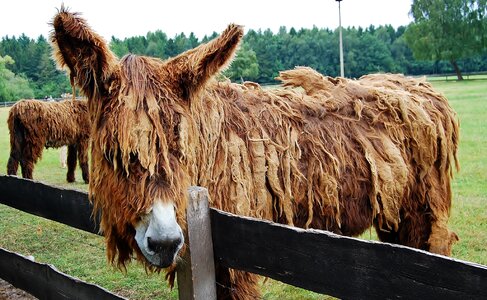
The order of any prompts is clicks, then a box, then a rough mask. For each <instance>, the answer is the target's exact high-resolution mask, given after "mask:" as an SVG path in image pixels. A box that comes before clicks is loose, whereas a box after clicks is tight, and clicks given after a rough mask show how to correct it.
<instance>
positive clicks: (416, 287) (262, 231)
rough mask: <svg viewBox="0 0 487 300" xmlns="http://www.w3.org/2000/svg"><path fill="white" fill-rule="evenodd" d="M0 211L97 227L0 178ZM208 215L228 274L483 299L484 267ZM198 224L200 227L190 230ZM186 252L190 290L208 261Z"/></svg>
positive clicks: (86, 209)
mask: <svg viewBox="0 0 487 300" xmlns="http://www.w3.org/2000/svg"><path fill="white" fill-rule="evenodd" d="M0 203H4V204H7V205H10V206H12V207H15V208H17V209H21V210H24V211H27V212H29V213H32V214H35V215H38V216H42V217H45V218H48V219H51V220H55V221H58V222H61V223H64V224H66V225H69V226H72V227H75V228H78V229H82V230H85V231H89V232H93V233H96V232H97V228H98V225H97V221H95V220H94V219H93V218H91V206H90V204H89V202H88V198H87V194H86V193H83V192H77V191H71V190H66V189H58V188H55V187H51V186H48V185H45V184H43V183H39V182H34V181H30V180H23V179H18V178H15V177H11V176H0ZM198 210H199V209H197V207H196V208H195V211H196V212H197V211H198ZM210 215H211V237H212V241H213V255H214V259H215V261H218V262H219V263H221V264H223V265H225V266H227V267H231V268H235V269H240V270H245V271H250V272H253V273H257V274H260V275H264V276H267V277H271V278H274V279H277V280H280V281H282V282H285V283H288V284H292V285H295V286H298V287H302V288H305V289H308V290H312V291H316V292H319V293H324V294H329V295H333V296H336V297H340V298H360V299H377V298H405V299H423V298H424V299H440V298H441V299H487V267H486V266H482V265H478V264H474V263H470V262H464V261H460V260H455V259H451V258H447V257H443V256H439V255H434V254H430V253H427V252H424V251H420V250H416V249H412V248H408V247H403V246H397V245H391V244H383V243H378V242H369V241H363V240H358V239H354V238H349V237H343V236H338V235H335V234H332V233H329V232H325V231H319V230H303V229H299V228H293V227H289V226H285V225H279V224H275V223H271V222H268V221H262V220H257V219H253V218H246V217H239V216H235V215H232V214H229V213H225V212H222V211H219V210H215V209H211V210H210ZM196 218H203V217H202V216H198V215H197V216H196ZM203 223H205V221H204V220H199V221H197V222H195V227H196V228H198V226H200V225H198V224H203ZM198 243H199V242H197V241H196V242H194V244H195V245H196V244H198ZM200 244H205V243H200ZM190 249H191V251H190V252H192V253H191V255H192V259H191V263H193V261H194V262H195V264H194V265H192V266H191V269H192V274H190V275H189V277H186V278H190V279H189V280H187V281H189V282H192V281H193V280H194V279H195V278H194V277H198V275H197V274H211V270H210V271H208V272H206V271H203V273H201V271H200V270H198V269H197V268H198V264H200V262H201V261H204V260H205V259H206V260H208V257H207V256H208V255H206V256H205V255H203V256H202V257H199V255H200V253H201V252H204V251H207V250H208V249H204V247H203V249H198V247H196V248H193V247H192V244H191V238H190ZM209 253H211V252H209ZM207 265H208V264H206V266H207ZM198 272H200V273H198ZM191 277H192V278H191ZM199 277H201V276H199ZM178 280H179V278H178ZM192 284H194V282H193V283H192ZM201 284H203V285H205V284H209V285H211V284H214V282H213V283H211V282H210V283H208V281H204V280H203V281H201V278H200V282H199V283H197V284H194V287H197V288H201V286H200V285H201ZM179 288H180V290H181V288H182V287H181V286H180V287H179ZM202 289H203V290H205V287H202ZM181 294H184V292H183V293H181V292H180V295H181ZM189 294H190V295H188V296H187V297H189V298H194V292H193V290H192V291H191V292H189ZM185 297H186V296H185Z"/></svg>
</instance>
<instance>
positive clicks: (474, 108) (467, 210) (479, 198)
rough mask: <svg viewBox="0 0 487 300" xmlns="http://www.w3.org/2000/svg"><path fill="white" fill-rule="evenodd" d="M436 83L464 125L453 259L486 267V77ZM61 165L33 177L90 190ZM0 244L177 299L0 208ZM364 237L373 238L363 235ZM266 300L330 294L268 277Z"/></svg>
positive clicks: (5, 143) (59, 233)
mask: <svg viewBox="0 0 487 300" xmlns="http://www.w3.org/2000/svg"><path fill="white" fill-rule="evenodd" d="M434 86H435V87H436V88H437V89H438V90H440V91H442V92H443V93H444V94H445V95H446V96H447V98H448V99H449V100H450V103H451V105H452V106H453V108H454V109H455V110H456V111H457V113H458V117H459V119H460V123H461V128H460V131H461V136H460V140H461V142H460V150H459V160H460V164H461V171H460V173H457V174H455V179H454V182H453V192H454V203H453V209H452V215H451V219H450V227H451V229H453V230H454V231H455V232H456V233H457V234H458V236H459V237H460V241H459V242H458V243H457V244H456V245H455V246H454V248H453V257H455V258H458V259H462V260H467V261H472V262H476V263H480V264H484V265H487V246H486V245H487V205H486V203H487V152H486V150H487V80H485V79H483V80H468V81H467V80H466V81H463V82H457V81H440V80H434ZM7 114H8V109H7V108H0V174H5V172H6V165H7V160H8V154H9V134H8V129H7V126H6V120H7ZM65 177H66V170H65V169H62V168H61V167H60V163H59V150H56V149H49V150H46V151H44V154H43V158H42V160H41V161H40V162H39V163H38V164H37V165H36V167H35V169H34V178H36V180H41V181H44V182H48V183H50V184H54V185H59V186H64V187H69V188H74V189H80V190H87V185H85V184H83V183H82V180H81V173H80V171H79V170H77V173H76V178H77V182H76V183H75V184H67V183H66V181H65ZM0 232H1V233H2V239H0V247H3V248H6V249H9V250H11V251H15V252H18V253H21V254H23V255H32V256H34V257H35V259H36V260H37V261H39V262H45V263H50V264H53V265H54V266H56V268H58V269H59V270H61V271H63V272H65V273H68V274H70V275H73V276H75V277H78V278H81V279H83V280H86V281H89V282H92V283H96V284H99V285H101V286H103V287H105V288H107V289H109V290H111V291H113V292H115V293H118V294H120V295H123V296H125V297H128V298H130V299H177V291H176V289H175V290H173V291H170V290H169V289H168V287H167V285H166V283H165V281H164V276H163V274H150V275H147V274H146V273H145V272H144V270H143V269H142V268H140V267H139V266H138V265H137V264H131V265H130V266H129V268H128V270H127V273H126V274H123V273H121V272H119V271H118V270H116V269H114V268H113V267H111V266H109V265H108V264H107V262H106V258H105V250H104V243H103V239H102V238H101V237H98V236H95V235H92V234H89V233H85V232H82V231H79V230H76V229H72V228H70V227H67V226H64V225H62V224H58V223H55V222H51V221H48V220H45V219H42V218H38V217H34V216H31V215H29V214H26V213H23V212H20V211H17V210H15V209H11V208H9V207H6V206H4V205H0ZM363 236H364V238H369V237H372V238H373V236H374V234H372V233H366V234H364V235H363ZM262 294H263V298H264V299H327V298H328V297H327V296H323V295H318V294H314V293H311V292H308V291H304V290H301V289H297V288H294V287H291V286H289V285H285V284H282V283H280V282H276V281H273V280H267V281H263V283H262Z"/></svg>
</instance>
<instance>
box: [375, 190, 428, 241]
mask: <svg viewBox="0 0 487 300" xmlns="http://www.w3.org/2000/svg"><path fill="white" fill-rule="evenodd" d="M406 201H407V207H403V208H402V209H401V212H400V218H401V221H400V223H399V225H398V230H397V231H395V230H394V229H392V228H391V229H388V228H380V227H379V225H378V221H377V220H376V221H374V226H375V229H376V231H377V236H378V237H379V239H380V241H382V242H386V243H393V244H400V245H404V246H408V247H413V248H417V249H421V250H428V248H429V247H428V238H429V236H430V233H431V214H430V212H429V209H425V208H424V207H423V206H422V205H420V204H419V203H420V200H419V199H417V197H415V196H413V197H412V198H411V199H407V200H406Z"/></svg>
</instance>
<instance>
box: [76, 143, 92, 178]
mask: <svg viewBox="0 0 487 300" xmlns="http://www.w3.org/2000/svg"><path fill="white" fill-rule="evenodd" d="M78 160H79V166H80V168H81V175H82V176H83V180H84V181H85V183H88V182H89V181H90V180H89V178H90V173H89V168H88V141H86V142H84V141H83V142H80V143H79V144H78Z"/></svg>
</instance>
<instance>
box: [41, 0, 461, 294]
mask: <svg viewBox="0 0 487 300" xmlns="http://www.w3.org/2000/svg"><path fill="white" fill-rule="evenodd" d="M53 27H54V31H53V33H52V36H51V42H52V44H53V47H54V56H55V58H56V59H57V61H58V63H59V65H60V66H61V67H64V68H66V69H67V70H68V71H69V72H70V76H71V78H72V79H73V81H74V82H75V84H76V85H77V87H79V88H80V89H81V90H82V91H83V92H84V94H85V95H86V96H87V98H88V107H89V112H90V117H91V120H92V121H93V122H92V126H93V128H92V130H91V133H92V141H93V142H92V148H91V154H92V161H91V169H90V172H91V181H90V192H89V193H90V197H91V200H92V201H93V202H94V205H95V209H96V210H98V209H100V210H101V214H102V215H101V228H102V230H103V233H104V235H105V239H106V243H107V251H108V257H109V259H110V260H111V261H112V262H114V263H117V264H118V265H119V266H120V267H122V268H123V266H124V265H125V263H127V262H128V261H129V260H130V259H131V258H132V257H133V255H135V257H137V258H138V259H139V260H140V261H141V262H143V263H144V264H145V265H146V266H147V268H148V269H152V270H153V269H161V268H167V271H169V277H170V278H174V277H173V275H174V270H175V268H174V266H175V264H176V261H177V258H178V257H179V256H180V255H181V252H182V251H184V248H185V247H184V241H185V238H184V234H185V227H186V225H185V224H186V223H185V213H186V205H187V203H186V198H187V189H188V187H189V186H190V185H199V186H204V187H206V188H208V191H209V194H210V198H211V200H210V205H212V206H213V207H216V208H219V209H223V210H226V211H229V212H233V213H237V214H242V215H247V216H253V217H257V218H264V219H268V220H272V221H276V222H281V223H285V224H289V225H295V226H300V227H304V228H317V229H325V230H330V231H333V232H336V233H339V234H344V235H358V234H361V233H362V232H364V231H365V230H367V229H368V228H370V227H371V226H375V227H376V229H377V231H378V232H379V237H380V238H381V240H384V241H390V242H395V243H399V244H403V245H408V246H411V247H416V248H420V249H425V250H429V251H431V252H435V253H440V254H445V255H449V254H450V249H451V245H452V243H453V242H454V241H456V239H457V238H456V235H455V234H454V233H453V232H451V231H450V230H449V229H448V227H447V222H448V217H449V211H450V205H451V198H452V195H451V190H450V179H451V172H452V169H453V168H454V167H455V164H456V151H457V145H458V123H457V120H456V116H455V113H454V112H453V110H452V109H451V108H450V106H449V104H448V101H447V100H446V99H445V98H444V97H443V96H442V95H440V94H438V93H436V92H435V91H434V90H433V89H432V87H431V86H430V85H429V84H428V83H426V82H424V81H421V80H416V79H412V78H406V77H404V76H401V75H374V76H365V77H363V78H361V79H359V80H357V81H354V80H348V79H344V78H330V77H324V76H322V75H320V74H318V73H317V72H315V71H314V70H311V69H308V68H298V69H295V70H291V71H286V72H282V73H281V75H280V78H281V80H282V81H283V84H284V85H285V86H288V87H290V88H289V89H275V90H263V89H261V88H260V87H259V86H258V85H257V84H243V85H239V84H234V83H230V82H217V81H216V80H214V76H215V75H216V74H217V73H218V72H219V71H220V70H221V69H222V68H225V67H226V66H228V64H229V63H230V61H231V60H232V58H233V56H234V54H235V52H236V50H237V48H238V45H239V43H240V40H241V39H242V36H243V29H242V28H241V27H240V26H236V25H230V26H229V27H228V28H227V29H226V30H225V31H224V32H223V33H222V34H221V35H220V36H219V37H218V38H216V39H214V40H212V41H210V42H209V43H207V44H204V45H200V46H198V47H197V48H195V49H192V50H189V51H187V52H185V53H182V54H180V55H178V56H176V57H174V58H171V59H169V60H166V61H162V60H159V59H156V58H150V57H141V56H136V55H127V56H125V57H123V58H122V59H118V58H117V57H116V56H115V55H114V54H113V52H111V51H110V49H109V48H108V44H107V43H106V42H105V41H104V40H103V39H102V38H101V37H100V36H99V35H98V34H96V33H95V32H94V31H93V30H91V28H90V27H89V26H88V25H87V23H86V21H85V20H83V19H82V18H80V17H79V16H78V15H77V14H72V13H69V12H67V11H66V10H64V9H61V11H60V12H59V13H58V14H57V15H56V16H55V18H54V20H53ZM294 87H299V89H296V88H294ZM255 255H259V254H258V253H256V254H255ZM216 270H217V274H216V276H217V281H218V284H217V287H218V291H217V292H218V297H219V298H220V299H226V298H229V299H255V298H259V291H258V288H257V285H256V283H257V279H256V276H254V275H252V274H249V273H245V272H241V271H236V270H229V269H226V268H224V267H222V266H219V265H217V266H216Z"/></svg>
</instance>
